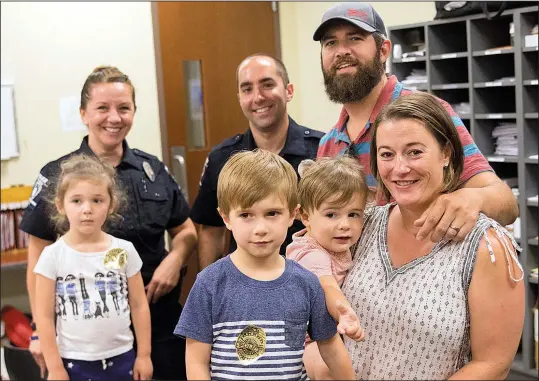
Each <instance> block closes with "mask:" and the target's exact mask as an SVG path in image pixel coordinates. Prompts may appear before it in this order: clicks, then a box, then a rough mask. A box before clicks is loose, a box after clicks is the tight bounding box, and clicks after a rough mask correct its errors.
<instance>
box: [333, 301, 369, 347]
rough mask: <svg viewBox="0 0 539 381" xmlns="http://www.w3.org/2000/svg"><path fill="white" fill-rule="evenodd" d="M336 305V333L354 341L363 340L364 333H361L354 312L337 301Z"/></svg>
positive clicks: (361, 330)
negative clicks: (337, 321) (337, 322)
mask: <svg viewBox="0 0 539 381" xmlns="http://www.w3.org/2000/svg"><path fill="white" fill-rule="evenodd" d="M336 304H337V311H339V324H338V325H337V331H338V332H339V333H340V334H341V335H346V336H348V337H349V338H351V339H352V340H355V341H363V340H365V332H364V331H363V328H361V324H359V318H358V317H357V315H356V313H355V311H354V310H353V309H352V308H351V307H348V306H345V305H344V304H342V303H341V302H340V301H338V300H337V301H336Z"/></svg>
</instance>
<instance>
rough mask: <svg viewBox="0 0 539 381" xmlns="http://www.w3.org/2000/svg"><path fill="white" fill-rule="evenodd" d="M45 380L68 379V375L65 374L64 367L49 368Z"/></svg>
mask: <svg viewBox="0 0 539 381" xmlns="http://www.w3.org/2000/svg"><path fill="white" fill-rule="evenodd" d="M47 380H69V375H68V374H67V372H66V370H65V368H63V367H62V368H61V369H57V370H51V371H50V372H49V376H48V377H47Z"/></svg>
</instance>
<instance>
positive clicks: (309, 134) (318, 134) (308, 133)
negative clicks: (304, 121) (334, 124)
mask: <svg viewBox="0 0 539 381" xmlns="http://www.w3.org/2000/svg"><path fill="white" fill-rule="evenodd" d="M303 135H304V136H305V137H306V138H315V139H322V136H324V133H323V132H322V131H318V130H313V129H311V128H308V129H306V130H305V131H304V132H303Z"/></svg>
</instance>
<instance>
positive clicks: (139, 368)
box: [133, 356, 153, 380]
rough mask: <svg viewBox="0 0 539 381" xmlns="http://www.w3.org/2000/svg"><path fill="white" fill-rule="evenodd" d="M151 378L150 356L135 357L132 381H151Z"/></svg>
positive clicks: (151, 365)
mask: <svg viewBox="0 0 539 381" xmlns="http://www.w3.org/2000/svg"><path fill="white" fill-rule="evenodd" d="M152 376H153V364H152V360H151V358H150V356H137V358H136V359H135V365H134V366H133V379H134V380H151V379H152Z"/></svg>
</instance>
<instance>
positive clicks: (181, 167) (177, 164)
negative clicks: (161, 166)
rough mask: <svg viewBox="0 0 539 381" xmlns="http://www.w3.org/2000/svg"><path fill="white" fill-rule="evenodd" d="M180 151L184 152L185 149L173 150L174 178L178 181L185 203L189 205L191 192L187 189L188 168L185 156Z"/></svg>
mask: <svg viewBox="0 0 539 381" xmlns="http://www.w3.org/2000/svg"><path fill="white" fill-rule="evenodd" d="M175 148H176V147H175ZM178 148H180V147H178ZM178 151H183V152H184V150H183V147H181V149H180V150H177V149H172V160H173V163H172V170H173V173H174V177H175V178H176V179H177V181H178V184H179V185H180V189H181V191H182V194H183V197H185V201H187V202H188V203H189V191H188V189H187V185H188V184H187V166H186V163H185V158H184V155H182V153H183V152H178Z"/></svg>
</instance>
